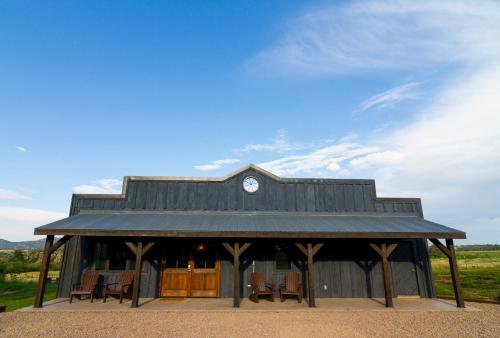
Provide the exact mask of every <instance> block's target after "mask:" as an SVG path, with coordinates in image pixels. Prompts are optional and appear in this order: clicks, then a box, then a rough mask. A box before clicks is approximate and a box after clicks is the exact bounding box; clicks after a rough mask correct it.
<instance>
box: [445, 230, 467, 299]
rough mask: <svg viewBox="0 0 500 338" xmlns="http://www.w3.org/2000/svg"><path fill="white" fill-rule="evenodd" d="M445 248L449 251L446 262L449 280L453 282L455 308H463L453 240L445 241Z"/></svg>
mask: <svg viewBox="0 0 500 338" xmlns="http://www.w3.org/2000/svg"><path fill="white" fill-rule="evenodd" d="M446 248H447V249H448V250H449V252H450V255H449V257H448V262H449V263H450V273H451V279H452V281H453V290H454V291H455V301H456V302H457V307H465V303H464V297H463V295H462V284H461V283H460V275H459V274H458V265H457V257H456V255H455V245H454V244H453V239H451V238H447V239H446Z"/></svg>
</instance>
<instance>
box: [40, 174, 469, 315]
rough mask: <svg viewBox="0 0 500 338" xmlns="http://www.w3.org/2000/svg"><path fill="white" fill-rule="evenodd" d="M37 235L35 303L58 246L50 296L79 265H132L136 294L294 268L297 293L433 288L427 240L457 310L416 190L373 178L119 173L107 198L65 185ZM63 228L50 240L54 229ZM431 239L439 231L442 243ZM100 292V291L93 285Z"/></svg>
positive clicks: (198, 291) (229, 284) (200, 289)
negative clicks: (404, 192) (405, 191)
mask: <svg viewBox="0 0 500 338" xmlns="http://www.w3.org/2000/svg"><path fill="white" fill-rule="evenodd" d="M35 234H36V235H47V240H46V245H45V254H44V260H43V262H42V268H41V273H40V280H39V287H38V291H37V297H36V300H35V306H37V307H40V306H42V299H43V298H42V297H43V292H44V288H45V279H46V276H47V269H48V263H49V262H50V255H51V253H52V252H53V251H54V250H56V249H57V248H59V247H61V246H62V245H63V244H65V246H64V256H63V261H62V267H61V274H60V280H59V285H58V291H57V294H58V296H59V297H68V293H69V290H70V285H71V283H74V282H76V281H79V280H80V278H81V276H82V273H84V272H85V271H87V270H96V271H99V272H100V275H101V280H100V282H99V283H100V285H101V289H102V284H103V283H104V282H112V281H114V280H116V278H117V277H118V275H119V274H120V273H121V272H122V271H124V270H133V271H135V279H134V287H133V301H132V306H137V305H138V297H139V296H140V297H165V296H173V297H233V298H234V306H236V307H237V306H239V302H240V297H246V296H248V295H249V292H250V288H249V275H250V272H253V271H259V272H262V273H263V274H264V276H265V279H266V280H268V281H273V282H275V283H277V284H279V283H281V282H282V280H283V276H284V274H285V273H286V272H288V271H297V272H299V273H300V274H301V276H302V277H301V278H302V285H303V286H304V287H303V293H304V295H303V296H304V297H305V298H307V299H308V302H309V305H310V306H315V302H314V299H315V297H385V298H386V305H387V306H392V297H394V296H399V295H419V296H421V297H433V296H434V289H433V281H432V275H431V266H430V261H429V256H428V251H427V240H428V239H429V240H431V241H432V242H433V243H434V244H436V245H437V246H438V247H439V248H440V249H441V250H442V251H443V252H444V253H445V254H446V255H447V256H448V257H449V261H450V267H451V272H452V277H453V281H454V286H455V290H456V299H457V305H458V306H461V307H463V300H462V296H461V290H460V280H459V277H458V271H457V265H456V260H455V253H454V247H453V239H455V238H465V233H464V232H462V231H459V230H455V229H452V228H449V227H445V226H443V225H439V224H436V223H434V222H430V221H427V220H425V219H424V218H423V213H422V205H421V202H420V199H418V198H380V197H377V195H376V191H375V182H374V181H373V180H359V179H302V178H300V179H299V178H280V177H277V176H275V175H273V174H271V173H269V172H267V171H265V170H263V169H261V168H259V167H257V166H255V165H249V166H246V167H244V168H242V169H240V170H238V171H236V172H233V173H231V174H229V175H227V176H225V177H222V178H192V177H136V176H129V177H125V178H124V182H123V190H122V193H121V194H118V195H95V194H92V195H87V194H85V195H82V194H74V195H73V197H72V201H71V210H70V216H69V217H68V218H65V219H62V220H59V221H56V222H54V223H50V224H47V225H44V226H41V227H38V228H36V229H35ZM55 235H62V236H63V237H62V238H61V239H59V240H58V241H57V242H56V243H54V236H55ZM439 239H446V243H445V244H443V243H441V242H440V241H439ZM99 292H102V290H99V288H98V293H99Z"/></svg>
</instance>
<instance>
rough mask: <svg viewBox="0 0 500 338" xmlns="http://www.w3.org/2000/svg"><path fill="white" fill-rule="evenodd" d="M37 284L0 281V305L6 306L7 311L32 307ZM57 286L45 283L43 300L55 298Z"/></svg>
mask: <svg viewBox="0 0 500 338" xmlns="http://www.w3.org/2000/svg"><path fill="white" fill-rule="evenodd" d="M36 285H37V282H32V281H0V304H3V305H6V306H7V311H14V310H16V309H19V308H22V307H26V306H30V305H33V302H34V301H35V290H36ZM56 289H57V285H56V284H53V283H47V286H46V289H45V297H44V300H51V299H54V298H55V297H56Z"/></svg>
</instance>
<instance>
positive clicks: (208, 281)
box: [160, 242, 220, 297]
mask: <svg viewBox="0 0 500 338" xmlns="http://www.w3.org/2000/svg"><path fill="white" fill-rule="evenodd" d="M161 263H162V268H161V285H160V296H162V297H219V293H220V260H219V256H218V252H217V246H216V243H211V242H191V243H176V244H171V245H168V246H167V247H166V248H165V251H164V255H163V257H162V262H161Z"/></svg>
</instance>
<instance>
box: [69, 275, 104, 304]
mask: <svg viewBox="0 0 500 338" xmlns="http://www.w3.org/2000/svg"><path fill="white" fill-rule="evenodd" d="M98 279H99V272H97V271H85V272H84V274H83V276H82V282H81V283H75V284H73V285H71V290H70V293H69V295H70V296H69V302H70V304H71V302H73V296H77V297H78V298H79V299H82V295H86V296H90V302H91V303H93V302H94V293H95V288H96V286H97V280H98Z"/></svg>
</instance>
